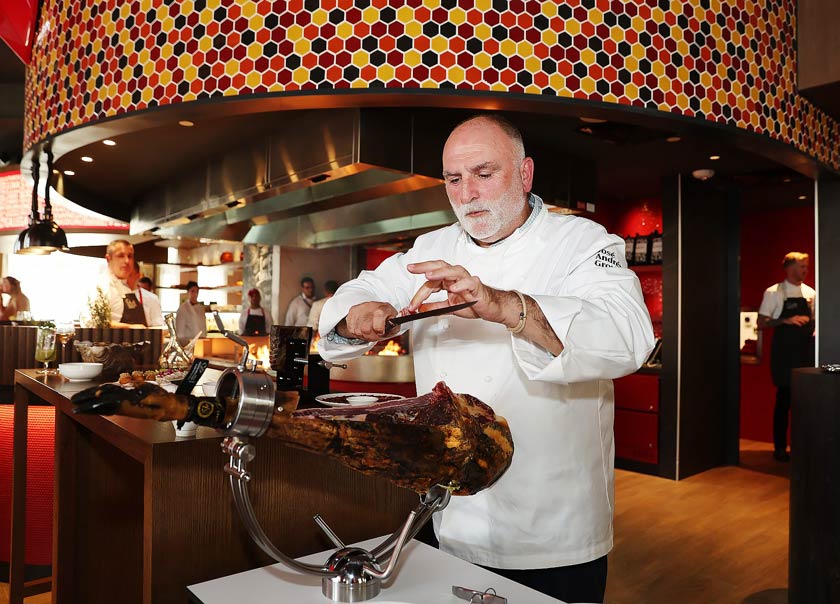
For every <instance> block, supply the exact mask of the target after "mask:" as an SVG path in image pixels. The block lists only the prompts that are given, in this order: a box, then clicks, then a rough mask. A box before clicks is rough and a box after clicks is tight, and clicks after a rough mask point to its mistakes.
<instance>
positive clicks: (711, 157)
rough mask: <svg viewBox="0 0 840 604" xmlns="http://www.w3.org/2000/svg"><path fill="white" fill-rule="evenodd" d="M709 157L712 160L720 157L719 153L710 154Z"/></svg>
mask: <svg viewBox="0 0 840 604" xmlns="http://www.w3.org/2000/svg"><path fill="white" fill-rule="evenodd" d="M709 159H710V160H712V161H717V160H719V159H720V155H710V156H709Z"/></svg>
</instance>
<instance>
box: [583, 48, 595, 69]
mask: <svg viewBox="0 0 840 604" xmlns="http://www.w3.org/2000/svg"><path fill="white" fill-rule="evenodd" d="M580 62H581V63H583V64H584V65H594V64H595V51H594V50H592V49H591V48H584V49H583V50H581V51H580Z"/></svg>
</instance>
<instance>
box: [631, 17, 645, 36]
mask: <svg viewBox="0 0 840 604" xmlns="http://www.w3.org/2000/svg"><path fill="white" fill-rule="evenodd" d="M630 29H632V30H633V31H636V32H639V33H641V32H643V31H645V20H644V19H642V18H641V17H640V16H639V15H636V16H635V17H633V18H632V19H631V25H630Z"/></svg>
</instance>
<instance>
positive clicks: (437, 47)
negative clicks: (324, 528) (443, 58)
mask: <svg viewBox="0 0 840 604" xmlns="http://www.w3.org/2000/svg"><path fill="white" fill-rule="evenodd" d="M448 48H449V40H447V39H446V38H445V37H444V36H440V35H438V36H435V37H434V38H432V50H434V51H435V52H436V53H438V54H441V53H443V52H444V51H446V50H447V49H448Z"/></svg>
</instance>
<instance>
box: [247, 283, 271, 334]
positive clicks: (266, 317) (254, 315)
mask: <svg viewBox="0 0 840 604" xmlns="http://www.w3.org/2000/svg"><path fill="white" fill-rule="evenodd" d="M261 301H262V294H260V290H258V289H257V288H253V289H251V290H249V291H248V306H247V307H245V309H244V310H243V311H242V314H241V315H239V333H240V335H243V336H264V335H268V328H269V327H271V325H272V323H273V321H272V320H271V313H269V312H268V309H266V308H264V307H262V306H261V305H260V302H261Z"/></svg>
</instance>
